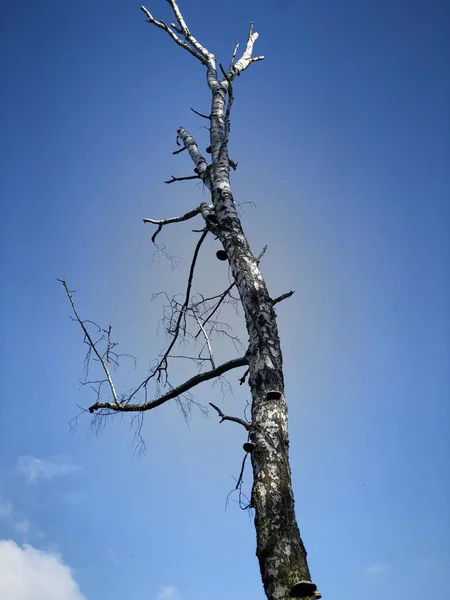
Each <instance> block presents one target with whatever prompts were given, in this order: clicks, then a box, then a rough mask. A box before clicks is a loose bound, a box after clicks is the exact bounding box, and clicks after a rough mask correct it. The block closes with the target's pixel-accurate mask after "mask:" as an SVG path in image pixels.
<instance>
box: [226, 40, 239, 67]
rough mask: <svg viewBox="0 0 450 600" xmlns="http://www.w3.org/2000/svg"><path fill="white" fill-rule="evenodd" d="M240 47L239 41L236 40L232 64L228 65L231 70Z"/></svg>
mask: <svg viewBox="0 0 450 600" xmlns="http://www.w3.org/2000/svg"><path fill="white" fill-rule="evenodd" d="M238 48H239V42H238V41H237V40H236V44H235V45H234V50H233V54H232V55H231V60H230V66H229V67H228V70H230V69H231V67H232V66H233V65H234V59H235V58H236V53H237V51H238Z"/></svg>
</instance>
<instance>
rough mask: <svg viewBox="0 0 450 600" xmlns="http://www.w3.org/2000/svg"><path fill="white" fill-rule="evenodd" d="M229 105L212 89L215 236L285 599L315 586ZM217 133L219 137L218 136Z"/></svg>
mask: <svg viewBox="0 0 450 600" xmlns="http://www.w3.org/2000/svg"><path fill="white" fill-rule="evenodd" d="M224 102H225V94H224V93H223V89H221V90H220V93H218V92H216V90H213V100H212V111H211V146H212V148H213V159H214V158H216V157H217V162H216V163H214V162H213V164H212V165H211V167H212V169H213V170H212V173H211V174H210V175H211V176H210V178H209V183H210V190H211V196H212V204H213V206H214V208H215V214H216V217H217V221H218V223H217V226H216V227H214V230H213V231H214V233H215V234H216V235H217V237H218V238H219V240H220V241H221V242H222V244H223V247H224V249H225V251H226V253H227V255H228V260H229V263H230V267H231V271H232V274H233V277H234V280H235V282H236V286H237V288H238V291H239V294H240V298H241V301H242V306H243V308H244V313H245V320H246V326H247V332H248V335H249V347H248V351H247V358H248V361H249V385H250V389H251V393H252V426H251V430H250V439H251V441H252V442H253V443H254V445H255V448H254V451H253V452H252V467H253V489H252V495H251V506H252V508H254V510H255V528H256V540H257V545H256V554H257V557H258V560H259V566H260V571H261V578H262V582H263V585H264V590H265V592H266V596H267V599H268V600H286V599H287V598H288V597H289V592H290V590H291V588H292V586H293V585H294V584H296V583H298V582H299V581H301V580H306V581H310V579H311V577H310V573H309V569H308V565H307V561H306V550H305V547H304V545H303V542H302V539H301V537H300V531H299V528H298V525H297V521H296V518H295V511H294V495H293V491H292V482H291V470H290V466H289V439H288V410H287V404H286V401H285V398H284V379H283V358H282V353H281V346H280V339H279V336H278V328H277V322H276V315H275V311H274V308H273V302H272V299H271V298H270V296H269V293H268V291H267V286H266V283H265V281H264V278H263V276H262V275H261V272H260V270H259V264H258V260H257V259H256V258H255V257H254V256H253V254H252V252H251V250H250V246H249V244H248V241H247V238H246V237H245V234H244V232H243V229H242V225H241V222H240V219H239V216H238V214H237V212H236V208H235V203H234V200H233V196H232V193H231V187H230V180H229V160H228V151H227V147H226V144H225V145H223V140H224V137H223V136H224V133H223V132H224V130H226V127H227V124H226V123H225V122H224ZM218 130H219V131H220V132H221V136H218V135H217V131H218ZM225 135H226V134H225ZM218 139H219V141H218ZM220 140H221V141H222V143H221V141H220ZM214 149H216V153H215V156H214ZM313 597H314V596H313Z"/></svg>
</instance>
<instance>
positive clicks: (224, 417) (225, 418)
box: [209, 402, 251, 431]
mask: <svg viewBox="0 0 450 600" xmlns="http://www.w3.org/2000/svg"><path fill="white" fill-rule="evenodd" d="M209 404H210V406H212V407H213V408H214V410H216V411H217V413H218V414H219V417H220V423H223V422H224V421H233V423H238V424H239V425H242V427H245V429H246V430H247V431H250V427H251V423H247V422H246V421H244V419H239V417H229V416H227V415H225V414H224V413H223V412H222V411H221V410H220V408H219V407H218V406H216V405H215V404H213V403H212V402H210V403H209Z"/></svg>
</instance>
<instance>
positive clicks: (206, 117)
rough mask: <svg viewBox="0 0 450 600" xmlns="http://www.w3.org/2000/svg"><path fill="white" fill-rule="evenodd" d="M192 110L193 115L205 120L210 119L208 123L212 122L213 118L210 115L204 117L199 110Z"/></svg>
mask: <svg viewBox="0 0 450 600" xmlns="http://www.w3.org/2000/svg"><path fill="white" fill-rule="evenodd" d="M191 110H192V112H193V113H195V114H196V115H198V116H199V117H203V118H204V119H208V121H210V120H211V117H210V116H209V115H204V114H203V113H201V112H198V110H195V108H191Z"/></svg>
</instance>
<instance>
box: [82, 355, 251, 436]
mask: <svg viewBox="0 0 450 600" xmlns="http://www.w3.org/2000/svg"><path fill="white" fill-rule="evenodd" d="M247 364H248V359H247V357H245V356H242V357H241V358H234V359H233V360H229V361H228V362H226V363H223V364H221V365H219V366H218V367H216V368H215V369H211V370H210V371H205V372H204V373H199V374H198V375H194V377H191V378H190V379H188V380H187V381H185V382H184V383H182V384H181V385H178V386H177V387H174V388H172V389H171V390H169V391H168V392H166V393H165V394H161V395H160V396H159V397H158V398H155V399H154V400H150V401H149V402H143V403H139V404H123V403H122V404H120V405H117V404H114V403H112V402H96V403H95V404H93V405H92V406H90V407H89V412H90V413H93V412H95V411H97V410H100V409H108V410H111V411H113V412H145V411H147V410H151V409H153V408H156V407H157V406H161V404H164V403H165V402H168V401H169V400H172V399H173V398H177V397H178V396H181V395H182V394H184V393H185V392H187V391H188V390H190V389H192V388H193V387H196V386H197V385H199V384H200V383H203V382H204V381H209V380H210V379H214V378H215V377H220V375H223V373H226V372H227V371H231V369H236V368H238V367H244V366H245V365H247ZM130 398H131V396H130ZM242 423H245V421H242ZM245 425H247V423H246V424H245Z"/></svg>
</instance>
